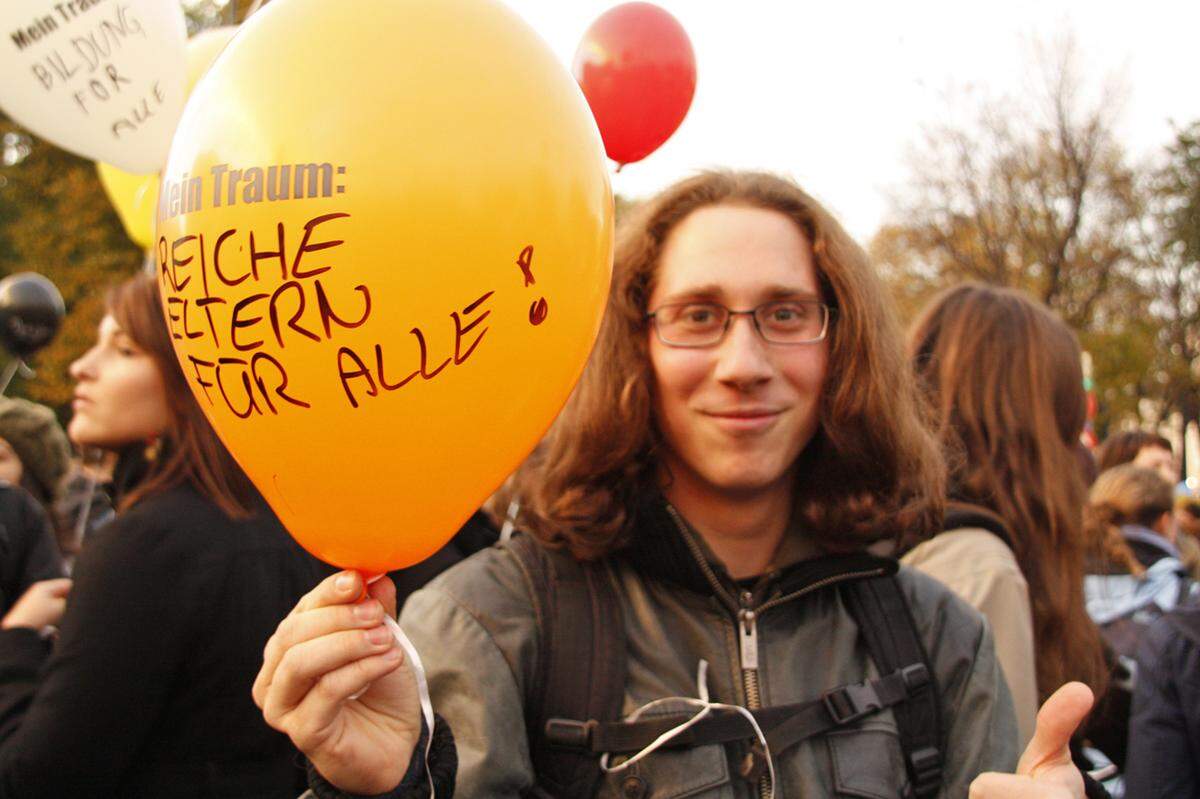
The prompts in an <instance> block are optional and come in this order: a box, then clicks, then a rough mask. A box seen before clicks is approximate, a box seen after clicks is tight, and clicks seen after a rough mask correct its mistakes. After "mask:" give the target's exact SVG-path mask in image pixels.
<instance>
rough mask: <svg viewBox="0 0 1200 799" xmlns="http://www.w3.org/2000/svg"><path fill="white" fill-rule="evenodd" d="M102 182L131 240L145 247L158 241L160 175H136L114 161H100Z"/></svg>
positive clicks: (97, 163)
mask: <svg viewBox="0 0 1200 799" xmlns="http://www.w3.org/2000/svg"><path fill="white" fill-rule="evenodd" d="M96 172H97V173H98V174H99V175H100V185H102V186H104V191H105V193H106V194H108V199H109V200H110V201H111V202H112V204H113V208H115V209H116V210H117V216H118V217H120V219H121V224H122V225H123V226H124V228H125V235H127V236H129V240H130V241H132V242H133V243H134V244H136V245H138V246H139V247H141V248H142V249H143V250H148V249H150V245H151V244H152V243H153V242H154V213H155V212H154V206H155V205H157V204H158V175H134V174H132V173H130V172H125V171H122V170H120V169H117V168H116V167H115V166H113V165H112V164H105V163H102V162H100V161H97V162H96Z"/></svg>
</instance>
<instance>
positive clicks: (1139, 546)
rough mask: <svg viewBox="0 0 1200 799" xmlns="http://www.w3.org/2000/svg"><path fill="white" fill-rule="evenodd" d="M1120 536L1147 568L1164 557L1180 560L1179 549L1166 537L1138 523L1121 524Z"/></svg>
mask: <svg viewBox="0 0 1200 799" xmlns="http://www.w3.org/2000/svg"><path fill="white" fill-rule="evenodd" d="M1121 537H1122V538H1124V539H1125V541H1126V542H1128V543H1129V546H1130V548H1131V549H1133V550H1134V555H1136V556H1137V559H1138V561H1139V562H1141V564H1142V565H1143V566H1146V567H1147V568H1149V567H1150V566H1153V565H1154V564H1155V563H1157V562H1158V561H1159V560H1160V559H1162V558H1164V557H1171V558H1175V559H1176V560H1182V558H1181V557H1180V555H1179V550H1178V549H1176V548H1175V545H1174V544H1172V543H1171V542H1170V541H1168V540H1167V539H1165V538H1163V537H1162V536H1161V535H1159V534H1158V533H1156V532H1154V531H1153V530H1151V529H1150V528H1149V527H1143V526H1142V525H1140V524H1125V525H1122V526H1121Z"/></svg>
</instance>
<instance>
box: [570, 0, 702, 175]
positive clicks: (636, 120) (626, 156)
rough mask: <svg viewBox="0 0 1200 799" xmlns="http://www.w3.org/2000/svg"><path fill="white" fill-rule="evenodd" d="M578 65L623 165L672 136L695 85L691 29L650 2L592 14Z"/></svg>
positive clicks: (611, 150) (608, 144) (612, 152)
mask: <svg viewBox="0 0 1200 799" xmlns="http://www.w3.org/2000/svg"><path fill="white" fill-rule="evenodd" d="M574 72H575V80H577V81H579V85H580V87H581V88H582V89H583V94H584V96H585V97H587V101H588V105H590V106H591V107H592V114H593V115H595V117H596V125H597V126H598V127H599V128H600V135H601V136H602V137H603V138H604V149H605V150H606V151H607V152H608V157H609V158H611V159H612V160H614V161H616V162H617V163H618V164H621V165H624V164H629V163H633V162H634V161H640V160H642V159H643V158H645V157H646V156H647V155H649V154H650V153H652V152H654V151H655V150H657V149H658V148H659V147H660V146H661V145H662V143H663V142H665V141H666V140H667V139H668V138H670V136H671V134H672V133H674V132H675V130H676V128H678V127H679V124H680V123H681V122H683V118H684V117H685V116H687V112H688V107H689V106H691V104H692V95H693V94H695V93H696V56H695V53H693V52H692V43H691V41H690V40H689V39H688V35H687V32H686V31H684V29H683V26H682V25H680V24H679V21H678V20H676V19H675V18H674V17H673V16H671V15H670V14H668V13H667V12H666V11H664V10H662V9H661V8H659V7H658V6H656V5H653V4H651V3H625V4H624V5H619V6H617V7H615V8H612V9H609V10H608V11H606V12H605V13H604V14H602V15H601V16H600V18H599V19H597V20H596V21H595V22H593V23H592V26H591V27H590V28H588V30H587V33H585V34H584V35H583V41H582V42H580V43H579V49H578V50H577V51H576V52H575V65H574Z"/></svg>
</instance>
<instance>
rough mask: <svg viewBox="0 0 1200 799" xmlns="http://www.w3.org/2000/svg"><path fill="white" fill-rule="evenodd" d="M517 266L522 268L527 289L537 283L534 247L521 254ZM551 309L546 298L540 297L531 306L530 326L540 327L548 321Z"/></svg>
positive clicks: (529, 247)
mask: <svg viewBox="0 0 1200 799" xmlns="http://www.w3.org/2000/svg"><path fill="white" fill-rule="evenodd" d="M517 266H519V267H521V275H522V276H523V277H524V278H525V287H526V288H529V287H530V286H532V285H534V284H536V283H537V280H535V279H534V277H533V245H532V244H530V245H529V246H527V247H526V248H525V249H523V250H521V254H520V255H518V256H517ZM547 313H549V309H548V308H547V306H546V298H545V297H538V298H537V299H536V300H534V301H533V302H531V303H530V304H529V324H531V325H534V326H535V327H536V326H537V325H540V324H541V323H542V322H544V321H546V314H547Z"/></svg>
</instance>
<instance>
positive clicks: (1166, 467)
mask: <svg viewBox="0 0 1200 799" xmlns="http://www.w3.org/2000/svg"><path fill="white" fill-rule="evenodd" d="M1097 460H1098V462H1099V463H1098V465H1099V467H1100V471H1101V472H1106V471H1108V470H1109V469H1111V468H1113V467H1114V466H1120V465H1121V464H1122V463H1132V464H1134V465H1135V466H1141V467H1142V468H1144V469H1150V470H1151V471H1155V472H1158V473H1159V475H1161V476H1162V479H1164V480H1166V481H1167V482H1168V483H1170V484H1171V485H1172V486H1173V485H1175V483H1177V482H1179V468H1178V466H1177V465H1176V463H1175V451H1174V449H1173V448H1172V447H1171V442H1170V441H1168V440H1167V439H1165V438H1164V437H1162V436H1160V435H1158V434H1156V433H1147V432H1146V431H1144V430H1129V431H1126V432H1123V433H1114V434H1113V435H1111V436H1109V437H1108V438H1106V439H1105V440H1104V443H1103V444H1101V445H1100V449H1099V451H1098V452H1097Z"/></svg>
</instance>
